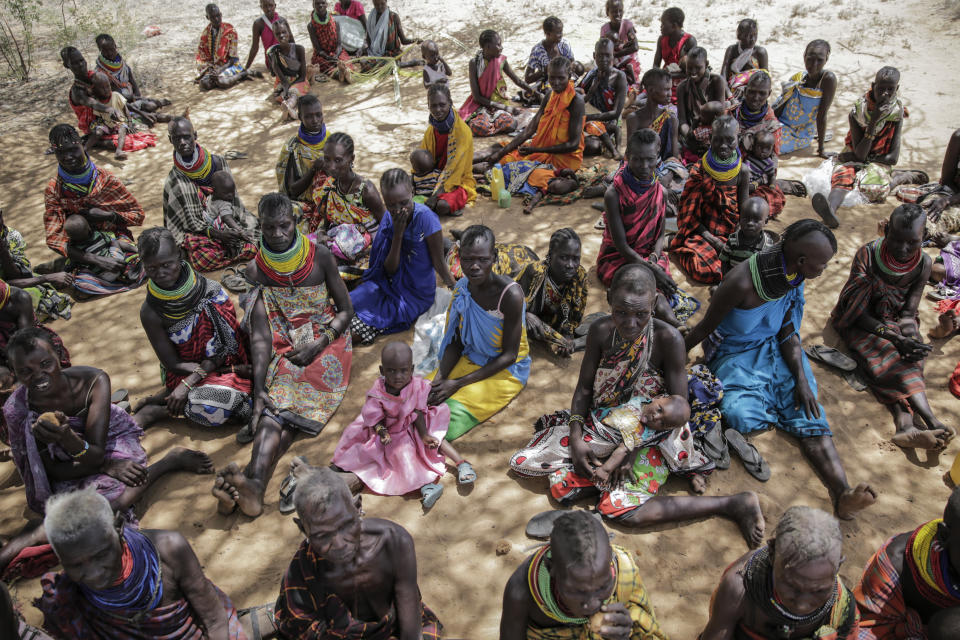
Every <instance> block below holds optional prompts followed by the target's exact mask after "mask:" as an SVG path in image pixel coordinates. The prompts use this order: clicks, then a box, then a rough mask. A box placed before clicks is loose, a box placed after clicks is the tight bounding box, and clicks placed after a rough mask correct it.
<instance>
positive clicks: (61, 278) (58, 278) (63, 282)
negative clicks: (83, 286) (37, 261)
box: [43, 271, 76, 289]
mask: <svg viewBox="0 0 960 640" xmlns="http://www.w3.org/2000/svg"><path fill="white" fill-rule="evenodd" d="M43 281H44V282H46V283H47V284H52V285H53V286H54V287H55V288H57V289H70V288H72V287H73V283H74V282H75V281H76V278H75V277H74V275H73V274H72V273H67V272H66V271H58V272H56V273H48V274H47V275H45V276H43Z"/></svg>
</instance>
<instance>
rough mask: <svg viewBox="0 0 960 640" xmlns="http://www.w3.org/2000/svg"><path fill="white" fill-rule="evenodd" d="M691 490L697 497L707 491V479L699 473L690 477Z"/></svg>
mask: <svg viewBox="0 0 960 640" xmlns="http://www.w3.org/2000/svg"><path fill="white" fill-rule="evenodd" d="M690 489H691V490H692V491H693V492H694V493H696V494H697V495H700V494H702V493H703V492H704V491H706V490H707V479H706V477H704V476H702V475H700V474H699V473H695V474H694V475H692V476H690Z"/></svg>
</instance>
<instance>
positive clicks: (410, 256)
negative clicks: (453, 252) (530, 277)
mask: <svg viewBox="0 0 960 640" xmlns="http://www.w3.org/2000/svg"><path fill="white" fill-rule="evenodd" d="M380 191H381V192H382V193H383V199H384V203H385V204H386V206H387V211H385V212H384V214H383V218H382V219H381V221H380V232H379V233H377V237H376V238H375V239H374V241H373V248H372V250H371V252H370V268H369V269H367V270H366V271H365V272H364V274H363V281H362V282H361V283H360V284H359V285H357V287H356V288H355V289H354V290H353V291H351V292H350V299H351V300H352V301H353V310H354V313H355V314H356V315H354V316H353V320H352V321H351V323H350V330H351V331H352V332H353V338H354V340H356V341H357V342H360V343H361V344H370V343H371V342H373V340H374V338H376V337H377V336H378V335H380V334H381V333H396V332H397V331H406V330H407V329H409V328H410V327H411V325H413V323H414V322H416V320H417V318H418V317H419V316H420V314H422V313H424V312H425V311H426V310H427V309H429V308H430V305H432V304H433V297H434V293H435V292H436V278H434V275H433V274H434V271H436V273H437V275H439V276H440V278H441V279H442V280H443V282H444V284H445V285H447V286H448V287H450V288H451V289H452V288H453V287H454V285H455V284H456V283H455V281H454V279H453V276H452V275H450V270H449V269H448V268H447V263H446V262H445V261H444V256H443V229H442V228H441V227H440V221H439V220H438V219H437V215H436V214H435V213H434V212H432V211H430V209H428V208H427V207H426V206H424V205H422V204H419V203H416V202H414V201H413V184H412V182H411V181H410V174H408V173H407V172H406V171H404V170H403V169H390V170H389V171H387V172H386V173H384V174H383V177H382V178H380ZM391 211H392V212H393V213H391Z"/></svg>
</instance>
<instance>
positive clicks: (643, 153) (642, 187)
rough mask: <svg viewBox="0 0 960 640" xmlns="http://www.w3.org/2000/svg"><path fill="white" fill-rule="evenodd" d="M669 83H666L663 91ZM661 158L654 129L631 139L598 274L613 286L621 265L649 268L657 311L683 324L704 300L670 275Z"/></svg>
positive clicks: (610, 201)
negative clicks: (659, 170) (654, 288)
mask: <svg viewBox="0 0 960 640" xmlns="http://www.w3.org/2000/svg"><path fill="white" fill-rule="evenodd" d="M659 71H662V69H661V70H659ZM647 73H650V71H648V72H647ZM667 80H669V78H667ZM668 87H669V85H666V84H664V87H663V88H664V93H666V92H667V91H669V88H668ZM659 157H660V138H659V136H657V134H656V133H654V131H653V130H652V129H640V130H639V131H636V132H634V134H633V135H631V136H630V139H629V140H627V159H626V162H625V163H624V164H623V166H622V167H621V168H620V170H619V171H617V172H616V175H615V176H614V178H613V184H612V185H611V186H610V187H608V188H607V192H606V194H605V195H604V209H605V211H606V213H605V220H606V224H605V225H604V229H603V239H602V240H601V242H600V252H599V253H598V254H597V277H598V278H599V279H600V282H601V283H603V286H605V287H609V286H610V284H611V282H612V281H613V276H614V274H615V273H616V272H617V270H618V269H620V267H622V266H623V265H625V264H642V265H644V266H646V267H647V268H649V269H650V272H651V273H652V274H653V277H654V280H656V283H657V299H656V306H655V310H654V313H655V315H656V316H657V318H659V319H660V320H663V321H664V322H667V323H669V324H671V325H673V326H675V327H679V326H681V325H682V324H683V323H684V322H685V321H686V320H687V319H688V318H689V317H690V316H692V315H693V314H694V313H696V311H697V309H698V308H699V307H700V303H699V302H698V301H697V300H696V299H695V298H693V297H691V296H689V295H688V294H686V293H685V292H683V291H682V290H680V289H679V288H678V287H677V283H676V282H674V280H673V278H672V277H670V259H669V258H668V257H667V255H666V253H664V250H663V248H664V247H663V245H664V243H665V239H664V235H663V230H664V228H665V225H666V213H667V192H666V189H665V188H664V187H663V185H662V184H661V183H660V181H659V180H658V179H657V176H656V173H655V170H656V167H657V163H658V161H659Z"/></svg>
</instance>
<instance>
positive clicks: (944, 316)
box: [927, 310, 957, 340]
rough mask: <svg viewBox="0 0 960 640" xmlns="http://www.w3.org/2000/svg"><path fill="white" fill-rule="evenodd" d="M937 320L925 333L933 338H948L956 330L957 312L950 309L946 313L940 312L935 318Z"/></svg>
mask: <svg viewBox="0 0 960 640" xmlns="http://www.w3.org/2000/svg"><path fill="white" fill-rule="evenodd" d="M937 322H938V324H937V326H935V327H934V328H932V329H930V331H928V332H927V335H928V336H930V337H931V338H933V339H934V340H939V339H942V338H949V337H950V336H952V335H953V334H954V332H956V330H957V312H956V311H953V310H951V311H947V312H946V313H941V314H940V317H939V318H937Z"/></svg>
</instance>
